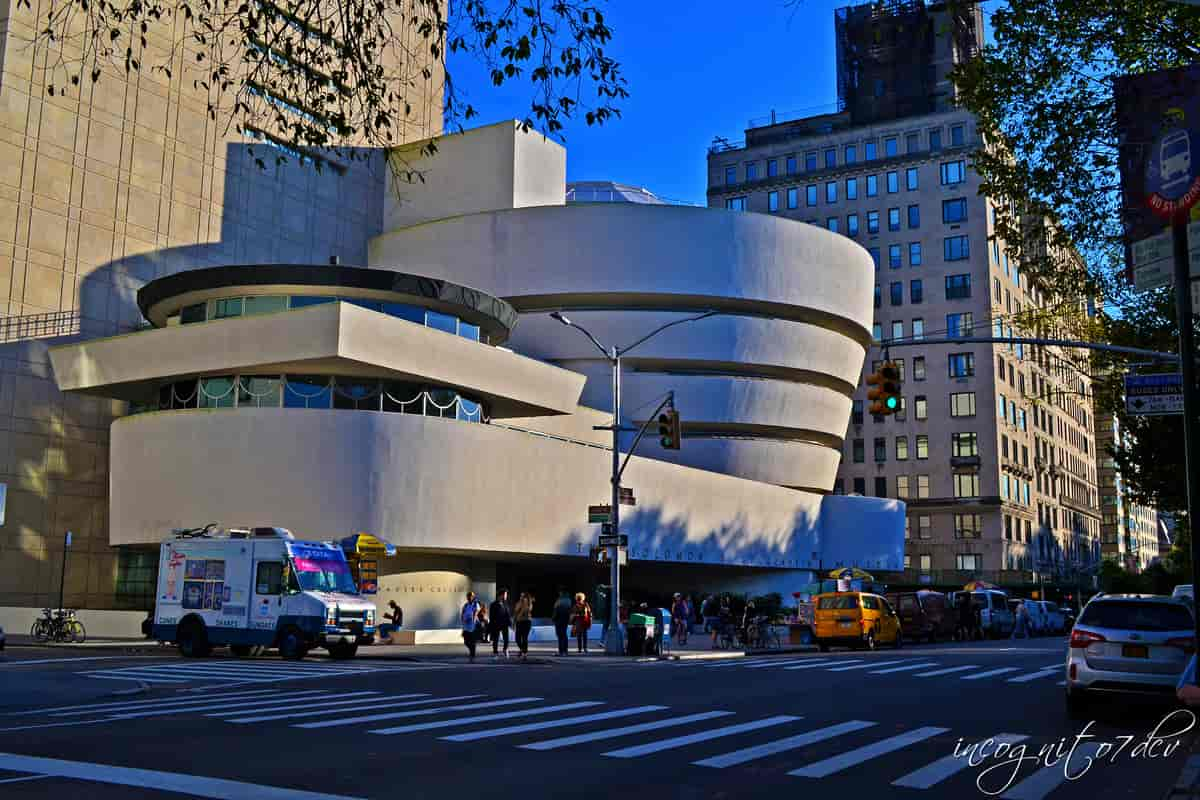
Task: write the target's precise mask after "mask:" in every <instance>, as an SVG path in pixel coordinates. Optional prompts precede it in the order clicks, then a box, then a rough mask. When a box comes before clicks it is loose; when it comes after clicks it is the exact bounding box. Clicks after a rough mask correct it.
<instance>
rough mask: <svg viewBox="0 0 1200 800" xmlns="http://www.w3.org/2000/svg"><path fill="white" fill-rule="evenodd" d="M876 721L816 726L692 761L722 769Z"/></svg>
mask: <svg viewBox="0 0 1200 800" xmlns="http://www.w3.org/2000/svg"><path fill="white" fill-rule="evenodd" d="M875 724H876V723H874V722H865V721H863V720H859V719H852V720H850V721H849V722H840V723H838V724H837V725H830V726H829V727H827V728H817V729H816V730H815V731H808V732H807V733H801V734H797V735H796V736H789V737H787V738H786V739H779V740H777V741H774V742H767V743H766V744H760V745H755V746H754V747H745V748H742V749H741V750H734V751H733V752H731V753H722V754H721V755H719V756H713V757H712V758H705V759H702V760H700V761H693V762H692V763H693V764H695V765H696V766H698V767H714V768H716V769H724V768H726V767H732V766H736V765H738V764H744V763H746V762H747V761H753V760H754V759H756V758H763V757H765V756H773V755H775V754H776V753H782V752H784V751H787V750H795V749H796V748H798V747H804V746H806V745H810V744H815V743H816V742H823V741H825V740H826V739H832V738H833V737H835V736H841V735H842V734H844V733H853V732H854V731H861V730H863V729H864V728H870V727H873V726H874V725H875Z"/></svg>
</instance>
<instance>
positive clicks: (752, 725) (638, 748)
mask: <svg viewBox="0 0 1200 800" xmlns="http://www.w3.org/2000/svg"><path fill="white" fill-rule="evenodd" d="M798 719H802V717H793V716H789V715H787V714H780V715H778V716H774V717H767V718H766V719H760V720H756V721H754V722H744V723H742V724H741V725H729V726H726V727H724V728H712V729H710V730H707V731H701V732H700V733H693V734H689V735H687V736H676V737H675V738H673V739H660V740H659V741H657V742H650V743H649V744H640V745H635V746H634V747H623V748H621V749H620V750H610V751H608V752H607V753H604V755H606V756H609V757H610V758H636V757H637V756H644V755H646V754H647V753H658V752H661V751H663V750H670V749H672V748H675V747H683V746H684V745H688V744H692V743H693V742H706V741H708V740H709V739H719V738H721V737H722V736H733V735H734V734H735V733H744V732H745V731H756V730H758V729H759V728H769V727H771V726H772V725H783V724H784V723H786V722H795V721H796V720H798Z"/></svg>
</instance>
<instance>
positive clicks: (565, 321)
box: [550, 311, 657, 361]
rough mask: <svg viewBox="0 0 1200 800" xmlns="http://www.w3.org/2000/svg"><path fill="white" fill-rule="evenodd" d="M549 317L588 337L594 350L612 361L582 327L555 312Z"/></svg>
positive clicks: (608, 353)
mask: <svg viewBox="0 0 1200 800" xmlns="http://www.w3.org/2000/svg"><path fill="white" fill-rule="evenodd" d="M550 316H551V317H552V318H554V319H556V320H558V321H559V322H561V323H562V324H563V325H566V326H568V327H571V328H574V329H575V330H577V331H580V332H582V333H583V335H584V336H586V337H588V339H589V340H590V341H591V343H592V344H594V345H596V349H597V350H599V351H600V352H601V354H603V355H604V357H605V358H606V359H608V360H609V361H612V360H614V356H613V354H612V353H611V352H609V351H608V350H605V349H604V345H602V344H600V342H598V341H596V337H595V336H592V334H591V332H590V331H589V330H588V329H587V328H585V327H583V326H582V325H576V324H575V323H574V322H571V320H569V319H567V318H566V317H564V316H563V315H562V314H560V313H558V312H557V311H551V312H550ZM656 333H657V331H656ZM614 349H615V348H614Z"/></svg>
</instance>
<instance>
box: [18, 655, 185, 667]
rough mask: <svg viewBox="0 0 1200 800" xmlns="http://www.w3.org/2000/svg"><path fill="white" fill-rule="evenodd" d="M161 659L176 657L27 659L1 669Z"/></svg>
mask: <svg viewBox="0 0 1200 800" xmlns="http://www.w3.org/2000/svg"><path fill="white" fill-rule="evenodd" d="M151 658H161V659H166V660H170V659H172V658H174V656H79V657H78V658H74V657H71V658H27V659H16V660H14V661H3V662H0V667H27V666H29V665H30V664H71V663H74V662H76V661H136V660H139V659H151Z"/></svg>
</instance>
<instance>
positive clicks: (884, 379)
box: [867, 361, 900, 417]
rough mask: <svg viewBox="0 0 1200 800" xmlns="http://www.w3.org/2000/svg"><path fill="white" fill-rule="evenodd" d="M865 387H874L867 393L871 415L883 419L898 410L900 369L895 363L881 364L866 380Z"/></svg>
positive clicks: (886, 362)
mask: <svg viewBox="0 0 1200 800" xmlns="http://www.w3.org/2000/svg"><path fill="white" fill-rule="evenodd" d="M867 385H868V386H872V387H874V388H873V389H871V390H870V391H869V392H867V399H868V400H870V401H871V408H870V411H871V413H872V414H874V415H875V416H877V417H884V416H887V415H888V414H895V413H896V412H897V411H899V410H900V369H899V367H897V366H896V365H895V363H893V362H891V361H885V362H883V364H881V365H880V366H879V370H878V371H876V372H874V373H872V374H871V375H870V376H869V377H868V378H867Z"/></svg>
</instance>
